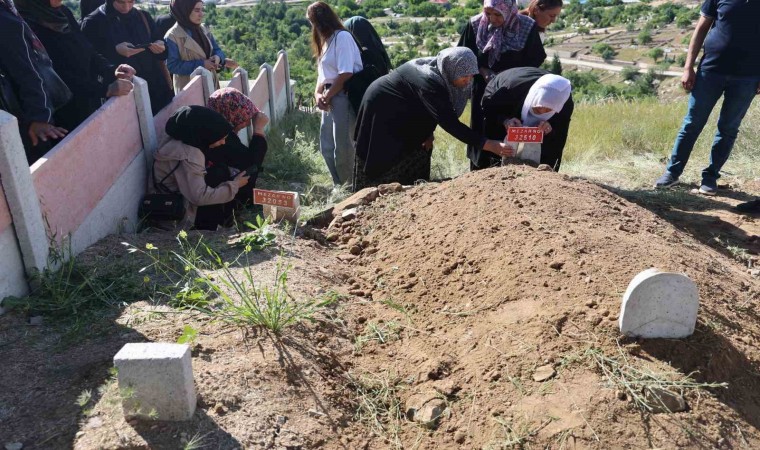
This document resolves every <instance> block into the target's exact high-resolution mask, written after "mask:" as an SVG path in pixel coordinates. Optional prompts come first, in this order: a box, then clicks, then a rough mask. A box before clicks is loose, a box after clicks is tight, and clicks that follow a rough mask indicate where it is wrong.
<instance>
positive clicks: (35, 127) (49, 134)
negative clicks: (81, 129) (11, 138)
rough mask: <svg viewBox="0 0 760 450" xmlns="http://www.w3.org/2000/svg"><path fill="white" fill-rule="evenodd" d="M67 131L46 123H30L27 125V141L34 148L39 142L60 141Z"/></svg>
mask: <svg viewBox="0 0 760 450" xmlns="http://www.w3.org/2000/svg"><path fill="white" fill-rule="evenodd" d="M68 132H69V131H68V130H67V129H65V128H61V127H57V126H55V125H52V124H49V123H47V122H32V123H31V124H30V125H29V139H30V140H31V141H32V145H33V146H36V145H37V144H39V142H40V141H42V142H47V140H48V139H61V138H63V137H65V136H66V133H68Z"/></svg>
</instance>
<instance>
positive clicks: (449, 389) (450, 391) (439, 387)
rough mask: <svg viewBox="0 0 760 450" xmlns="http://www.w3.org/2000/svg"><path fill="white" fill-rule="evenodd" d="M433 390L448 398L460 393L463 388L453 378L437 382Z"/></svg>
mask: <svg viewBox="0 0 760 450" xmlns="http://www.w3.org/2000/svg"><path fill="white" fill-rule="evenodd" d="M433 389H435V390H436V392H438V393H440V394H442V395H445V396H446V397H451V396H452V395H454V394H456V393H457V392H459V391H460V390H461V389H462V386H460V385H459V384H458V383H457V382H456V381H454V379H453V378H448V379H445V380H439V381H436V382H435V384H433Z"/></svg>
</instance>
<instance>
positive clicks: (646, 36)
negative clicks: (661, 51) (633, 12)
mask: <svg viewBox="0 0 760 450" xmlns="http://www.w3.org/2000/svg"><path fill="white" fill-rule="evenodd" d="M636 40H637V41H638V42H639V44H641V45H645V44H648V43H650V42H652V33H650V32H649V31H647V30H641V32H640V33H639V36H638V37H637V38H636Z"/></svg>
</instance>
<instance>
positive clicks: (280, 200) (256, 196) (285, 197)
mask: <svg viewBox="0 0 760 450" xmlns="http://www.w3.org/2000/svg"><path fill="white" fill-rule="evenodd" d="M253 203H256V204H257V205H270V206H282V207H284V208H295V204H296V193H295V192H282V191H267V190H265V189H254V190H253Z"/></svg>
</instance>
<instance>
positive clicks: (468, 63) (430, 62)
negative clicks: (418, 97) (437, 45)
mask: <svg viewBox="0 0 760 450" xmlns="http://www.w3.org/2000/svg"><path fill="white" fill-rule="evenodd" d="M409 63H411V64H414V67H415V68H416V69H417V70H419V71H420V72H422V73H423V74H424V75H425V76H430V77H434V78H437V79H438V80H440V82H441V83H442V84H443V85H444V86H446V89H447V90H448V91H449V99H450V100H451V105H452V106H453V107H454V113H455V114H456V116H457V117H459V116H461V115H462V112H463V111H464V107H465V106H466V105H467V100H469V99H470V97H471V96H472V83H469V84H467V86H465V87H461V88H459V87H456V86H454V85H453V84H452V81H454V80H456V79H457V78H462V77H466V76H467V75H476V74H477V73H478V59H477V58H476V57H475V54H474V53H472V50H470V49H469V48H467V47H453V48H447V49H444V50H442V51H441V52H440V53H438V56H436V57H435V58H418V59H413V60H411V61H409Z"/></svg>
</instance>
